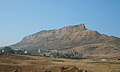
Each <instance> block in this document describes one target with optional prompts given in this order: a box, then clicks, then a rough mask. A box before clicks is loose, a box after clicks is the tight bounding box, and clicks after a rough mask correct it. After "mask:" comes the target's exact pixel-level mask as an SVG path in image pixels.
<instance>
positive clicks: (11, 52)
mask: <svg viewBox="0 0 120 72" xmlns="http://www.w3.org/2000/svg"><path fill="white" fill-rule="evenodd" d="M3 50H4V53H8V54H13V53H14V51H13V49H12V48H11V47H9V46H7V47H4V48H3Z"/></svg>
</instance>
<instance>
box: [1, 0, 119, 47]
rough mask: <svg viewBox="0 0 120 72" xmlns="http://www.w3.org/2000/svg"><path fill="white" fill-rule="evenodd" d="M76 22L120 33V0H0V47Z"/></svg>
mask: <svg viewBox="0 0 120 72" xmlns="http://www.w3.org/2000/svg"><path fill="white" fill-rule="evenodd" d="M80 23H84V24H85V25H86V27H87V28H88V29H91V30H97V31H98V32H100V33H102V34H107V35H109V36H116V37H120V0H0V47H1V46H7V45H11V44H15V43H17V42H19V41H21V40H22V38H23V37H25V36H27V35H31V34H34V33H36V32H39V31H41V30H51V29H58V28H62V27H64V26H69V25H76V24H80Z"/></svg>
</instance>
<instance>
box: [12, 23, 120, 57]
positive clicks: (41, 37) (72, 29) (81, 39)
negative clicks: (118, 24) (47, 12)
mask: <svg viewBox="0 0 120 72" xmlns="http://www.w3.org/2000/svg"><path fill="white" fill-rule="evenodd" d="M11 47H12V48H14V49H16V48H22V49H41V50H48V49H53V50H54V49H55V50H58V51H69V50H77V51H79V52H81V53H83V54H84V55H120V38H118V37H113V36H107V35H105V34H101V33H99V32H97V31H95V30H89V29H87V28H86V27H85V25H84V24H80V25H74V26H67V27H64V28H61V29H54V30H43V31H40V32H37V33H35V34H32V35H29V36H26V37H24V38H23V39H22V41H20V42H19V43H17V44H14V45H11Z"/></svg>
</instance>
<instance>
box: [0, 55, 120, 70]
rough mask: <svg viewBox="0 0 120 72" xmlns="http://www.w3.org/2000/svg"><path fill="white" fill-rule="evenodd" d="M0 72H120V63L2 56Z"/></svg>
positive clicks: (99, 60)
mask: <svg viewBox="0 0 120 72" xmlns="http://www.w3.org/2000/svg"><path fill="white" fill-rule="evenodd" d="M101 60H102V61H101ZM0 72H120V61H119V60H115V59H109V60H105V59H102V58H91V59H81V60H70V59H62V58H46V57H39V56H24V55H0Z"/></svg>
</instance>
